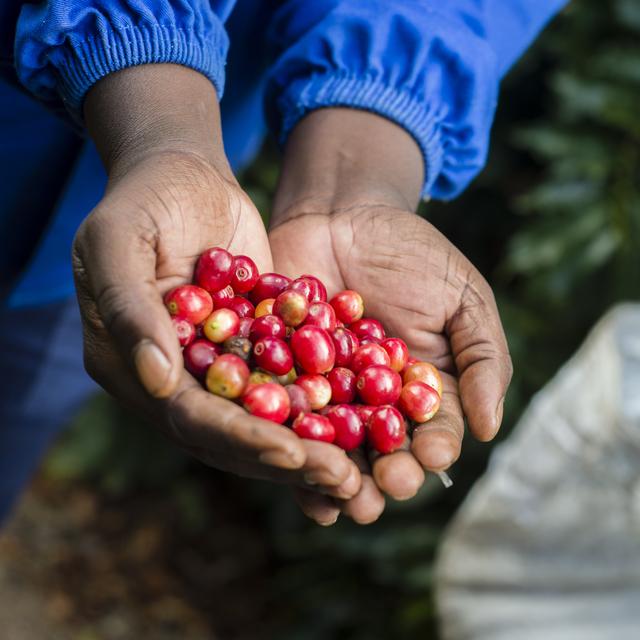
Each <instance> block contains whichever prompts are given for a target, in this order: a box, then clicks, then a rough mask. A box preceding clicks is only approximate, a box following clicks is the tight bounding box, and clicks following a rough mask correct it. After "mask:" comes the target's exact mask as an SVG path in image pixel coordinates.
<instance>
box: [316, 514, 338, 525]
mask: <svg viewBox="0 0 640 640" xmlns="http://www.w3.org/2000/svg"><path fill="white" fill-rule="evenodd" d="M337 521H338V516H336V517H335V518H334V519H333V520H331V521H327V522H320V521H318V520H316V522H317V523H318V524H319V525H320V526H321V527H330V526H331V525H333V524H335V523H336V522H337Z"/></svg>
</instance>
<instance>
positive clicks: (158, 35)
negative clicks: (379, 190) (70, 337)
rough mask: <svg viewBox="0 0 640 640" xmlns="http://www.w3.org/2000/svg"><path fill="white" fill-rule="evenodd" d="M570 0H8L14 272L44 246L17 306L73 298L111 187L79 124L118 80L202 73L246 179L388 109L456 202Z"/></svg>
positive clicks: (1, 19)
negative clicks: (96, 89) (316, 131)
mask: <svg viewBox="0 0 640 640" xmlns="http://www.w3.org/2000/svg"><path fill="white" fill-rule="evenodd" d="M566 1H567V0H280V1H276V0H262V1H260V0H238V1H237V2H235V1H234V0H211V1H206V0H91V1H87V0H49V1H48V2H41V3H40V4H23V3H21V2H6V1H5V2H4V3H1V2H0V47H1V49H0V56H1V57H0V62H1V64H0V128H1V131H0V153H1V155H0V158H1V159H2V165H3V167H2V171H3V174H4V178H6V179H3V180H2V182H1V183H0V255H3V256H4V262H0V265H2V268H3V270H5V271H6V270H7V269H9V270H10V269H11V266H12V265H11V260H13V261H14V263H15V260H17V258H16V257H15V256H16V255H19V254H20V246H21V243H22V244H24V243H27V244H28V243H32V242H34V237H35V238H38V237H39V240H38V247H37V250H36V251H35V252H33V255H32V257H31V259H30V261H29V264H28V267H27V268H26V269H25V270H24V271H23V272H22V273H21V274H20V275H19V276H18V277H17V278H16V279H14V284H16V286H15V287H14V288H13V292H12V294H11V297H10V304H13V305H25V304H35V303H42V302H46V301H49V300H53V299H56V298H59V297H62V296H67V295H70V294H71V292H72V280H71V271H70V264H69V262H70V261H69V253H70V246H71V240H72V237H73V234H74V232H75V229H76V228H77V226H78V225H79V223H80V222H81V220H82V218H83V217H84V216H85V215H86V214H87V213H88V211H89V210H90V209H91V208H92V207H93V206H94V205H95V204H96V202H97V201H98V200H99V198H100V195H101V193H102V190H103V188H104V184H105V176H104V172H103V170H102V169H101V167H100V164H99V161H98V159H97V156H96V153H95V150H94V149H93V147H92V145H91V144H90V143H88V142H86V141H81V140H80V139H79V138H78V137H77V136H76V134H75V133H73V131H72V129H71V127H70V125H69V123H70V122H74V123H75V124H76V125H80V126H81V120H82V119H81V109H82V101H83V98H84V96H85V95H86V93H87V91H88V90H89V89H90V87H91V86H92V85H93V84H94V83H95V82H97V81H98V80H99V79H100V78H102V77H103V76H105V75H106V74H108V73H111V72H114V71H117V70H119V69H122V68H124V67H128V66H132V65H137V64H145V63H154V62H156V63H157V62H174V63H179V64H183V65H186V66H189V67H192V68H194V69H196V70H198V71H200V72H201V73H203V74H204V75H206V76H207V77H208V78H209V79H210V80H211V82H212V83H213V84H214V85H215V87H216V89H217V91H218V94H219V95H220V96H222V95H223V93H224V99H223V100H222V102H221V108H222V119H223V130H224V139H225V147H226V149H227V153H228V155H229V158H230V161H231V163H232V166H234V168H236V169H239V168H241V167H242V166H243V165H245V164H246V163H247V162H248V161H250V159H251V158H252V157H253V155H254V154H255V152H256V150H257V149H258V148H259V146H260V142H261V140H262V139H263V136H264V134H265V133H266V131H267V130H268V129H270V130H271V131H272V132H273V133H274V134H275V135H276V136H277V138H278V139H279V140H280V141H284V140H285V139H286V136H287V134H288V133H289V132H290V131H291V129H292V128H293V126H294V125H295V124H296V122H297V121H298V120H299V119H300V118H301V117H302V116H304V115H305V114H306V113H307V112H309V111H311V110H313V109H317V108H321V107H327V106H348V107H353V108H359V109H367V110H370V111H373V112H376V113H378V114H380V115H382V116H385V117H387V118H389V119H391V120H393V121H395V122H397V123H398V124H399V125H400V126H402V127H404V128H405V129H406V130H407V131H408V132H409V133H410V134H411V135H412V136H413V137H414V138H415V140H416V141H417V143H418V144H419V146H420V149H421V150H422V154H423V157H424V161H425V176H426V178H425V184H424V194H425V195H429V196H431V197H434V198H440V199H448V198H452V197H454V196H456V195H457V194H458V193H460V192H461V191H462V190H463V189H464V188H465V187H466V186H467V184H468V183H469V182H470V181H471V180H472V178H473V177H474V176H475V175H476V174H477V173H478V172H479V171H480V169H481V168H482V166H483V165H484V162H485V159H486V156H487V149H488V142H489V132H490V128H491V123H492V120H493V116H494V111H495V107H496V101H497V94H498V86H499V82H500V79H501V78H502V76H503V75H504V74H505V73H506V71H507V70H508V69H509V68H510V66H511V65H512V64H513V62H514V61H515V60H516V59H517V58H518V56H519V55H520V54H521V53H522V52H523V50H524V49H525V48H526V47H527V45H528V44H529V43H530V42H531V41H532V40H533V38H534V37H535V36H536V34H537V33H538V32H539V30H540V29H541V28H542V27H543V26H544V24H545V23H546V22H547V21H548V20H549V19H550V17H551V16H552V15H553V14H554V13H555V12H556V11H558V10H559V9H560V8H561V7H562V6H563V5H564V4H565V3H566ZM12 48H13V51H12V50H11V49H12ZM19 84H20V85H21V87H22V91H24V93H21V92H20V91H19V90H18V89H17V87H18V85H19ZM225 85H226V89H225ZM61 113H66V114H67V116H66V118H67V121H66V122H65V120H64V119H63V118H60V117H59V114H61ZM54 114H57V115H54ZM5 165H6V166H5ZM45 214H46V215H45ZM41 227H42V228H44V227H46V229H45V231H44V233H41V234H39V232H40V231H41ZM12 256H13V257H12Z"/></svg>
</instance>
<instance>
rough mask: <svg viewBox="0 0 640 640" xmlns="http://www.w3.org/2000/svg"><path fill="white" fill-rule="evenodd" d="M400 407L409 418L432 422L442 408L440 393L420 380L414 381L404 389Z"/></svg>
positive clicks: (415, 420) (399, 401) (399, 403)
mask: <svg viewBox="0 0 640 640" xmlns="http://www.w3.org/2000/svg"><path fill="white" fill-rule="evenodd" d="M398 407H399V409H400V411H402V413H404V415H405V416H407V418H409V419H410V420H413V421H414V422H418V423H423V422H427V421H428V420H431V418H433V416H435V415H436V413H437V412H438V409H439V408H440V396H439V395H438V392H437V391H436V390H435V389H434V388H432V387H430V386H429V385H428V384H425V383H424V382H420V380H412V381H411V382H407V384H405V385H404V387H402V391H401V392H400V399H399V400H398Z"/></svg>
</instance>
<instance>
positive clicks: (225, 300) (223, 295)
mask: <svg viewBox="0 0 640 640" xmlns="http://www.w3.org/2000/svg"><path fill="white" fill-rule="evenodd" d="M234 297H235V293H234V292H233V289H232V288H231V286H226V287H224V289H220V291H216V292H215V293H212V294H211V300H212V301H213V308H214V309H227V308H228V307H229V305H230V304H231V301H232V300H233V298H234Z"/></svg>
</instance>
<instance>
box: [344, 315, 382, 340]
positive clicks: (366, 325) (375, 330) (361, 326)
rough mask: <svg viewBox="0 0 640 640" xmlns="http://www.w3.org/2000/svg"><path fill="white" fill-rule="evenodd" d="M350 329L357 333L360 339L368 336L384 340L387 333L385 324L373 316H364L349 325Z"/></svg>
mask: <svg viewBox="0 0 640 640" xmlns="http://www.w3.org/2000/svg"><path fill="white" fill-rule="evenodd" d="M349 329H351V331H353V333H355V334H356V337H357V338H358V339H359V340H362V338H364V337H366V336H370V337H372V338H377V339H378V340H384V339H385V338H386V335H385V333H384V328H383V326H382V325H381V324H380V323H379V322H378V321H377V320H374V319H373V318H362V320H357V321H356V322H353V323H352V324H350V325H349Z"/></svg>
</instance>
